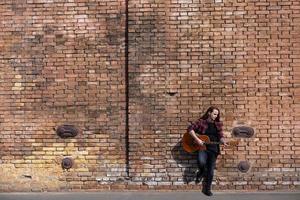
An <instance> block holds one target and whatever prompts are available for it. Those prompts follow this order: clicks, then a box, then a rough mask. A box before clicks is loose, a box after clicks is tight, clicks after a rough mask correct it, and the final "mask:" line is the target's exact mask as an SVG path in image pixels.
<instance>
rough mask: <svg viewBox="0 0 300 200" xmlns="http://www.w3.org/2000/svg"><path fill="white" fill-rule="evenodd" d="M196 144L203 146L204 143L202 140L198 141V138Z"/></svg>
mask: <svg viewBox="0 0 300 200" xmlns="http://www.w3.org/2000/svg"><path fill="white" fill-rule="evenodd" d="M197 143H198V144H199V145H200V146H203V145H204V142H203V141H202V140H200V139H199V138H198V140H197Z"/></svg>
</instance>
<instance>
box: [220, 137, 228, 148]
mask: <svg viewBox="0 0 300 200" xmlns="http://www.w3.org/2000/svg"><path fill="white" fill-rule="evenodd" d="M220 141H221V143H222V144H223V145H224V146H228V144H227V143H226V140H225V138H221V139H220Z"/></svg>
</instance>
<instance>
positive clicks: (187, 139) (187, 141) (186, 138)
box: [182, 132, 239, 153]
mask: <svg viewBox="0 0 300 200" xmlns="http://www.w3.org/2000/svg"><path fill="white" fill-rule="evenodd" d="M196 135H197V137H198V138H199V139H200V140H202V141H203V142H204V145H202V146H201V145H199V144H198V143H197V142H196V141H195V139H194V138H193V137H192V136H191V135H190V134H189V133H188V132H186V133H185V134H184V135H183V138H182V146H183V149H184V150H185V151H186V152H188V153H193V152H195V151H204V150H206V145H207V144H222V142H212V141H210V139H209V137H208V136H207V135H199V134H196ZM238 143H239V141H238V140H236V141H229V142H226V144H227V145H228V146H236V145H237V144H238Z"/></svg>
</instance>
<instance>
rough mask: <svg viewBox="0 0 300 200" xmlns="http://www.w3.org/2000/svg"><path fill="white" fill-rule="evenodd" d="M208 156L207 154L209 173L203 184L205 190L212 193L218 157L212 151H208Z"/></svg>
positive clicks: (207, 172)
mask: <svg viewBox="0 0 300 200" xmlns="http://www.w3.org/2000/svg"><path fill="white" fill-rule="evenodd" d="M206 154H207V160H206V167H207V171H206V174H205V183H203V186H204V187H205V190H207V191H210V190H211V185H212V181H213V178H214V170H215V166H216V160H217V155H216V154H215V153H213V152H210V151H206Z"/></svg>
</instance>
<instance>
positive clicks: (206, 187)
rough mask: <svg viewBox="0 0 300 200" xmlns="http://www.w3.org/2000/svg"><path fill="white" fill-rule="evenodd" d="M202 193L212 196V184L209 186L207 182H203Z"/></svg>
mask: <svg viewBox="0 0 300 200" xmlns="http://www.w3.org/2000/svg"><path fill="white" fill-rule="evenodd" d="M202 193H203V194H205V195H206V196H212V195H213V193H212V192H211V189H210V186H208V185H207V184H206V183H203V184H202Z"/></svg>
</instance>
